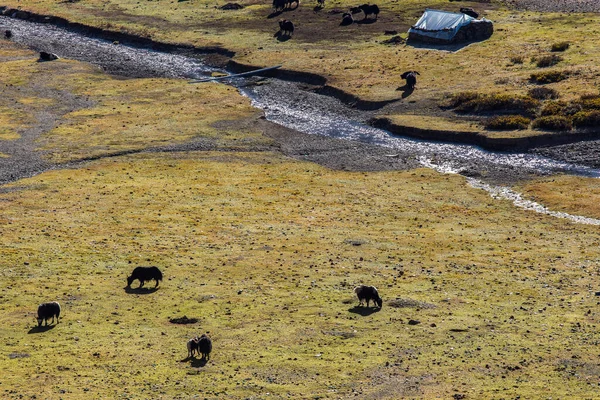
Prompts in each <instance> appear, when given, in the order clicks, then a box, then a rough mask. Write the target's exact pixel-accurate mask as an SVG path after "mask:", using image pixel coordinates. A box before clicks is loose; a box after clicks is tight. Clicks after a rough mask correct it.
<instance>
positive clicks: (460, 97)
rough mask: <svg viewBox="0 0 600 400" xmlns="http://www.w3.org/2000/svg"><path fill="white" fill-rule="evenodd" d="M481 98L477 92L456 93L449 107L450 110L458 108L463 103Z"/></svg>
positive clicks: (451, 98)
mask: <svg viewBox="0 0 600 400" xmlns="http://www.w3.org/2000/svg"><path fill="white" fill-rule="evenodd" d="M479 96H480V95H479V94H478V93H475V92H460V93H455V94H453V95H452V96H450V100H449V101H448V107H450V108H456V107H458V106H460V105H461V104H463V103H466V102H469V101H471V100H475V99H476V98H478V97H479Z"/></svg>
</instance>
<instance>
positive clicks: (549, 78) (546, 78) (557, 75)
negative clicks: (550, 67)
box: [529, 71, 569, 84]
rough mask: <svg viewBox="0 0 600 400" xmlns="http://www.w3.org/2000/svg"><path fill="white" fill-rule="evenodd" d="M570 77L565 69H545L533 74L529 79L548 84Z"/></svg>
mask: <svg viewBox="0 0 600 400" xmlns="http://www.w3.org/2000/svg"><path fill="white" fill-rule="evenodd" d="M568 77H569V74H568V73H567V72H565V71H544V72H536V73H533V74H531V77H530V78H529V80H530V81H531V82H533V83H539V84H547V83H555V82H560V81H563V80H565V79H567V78H568Z"/></svg>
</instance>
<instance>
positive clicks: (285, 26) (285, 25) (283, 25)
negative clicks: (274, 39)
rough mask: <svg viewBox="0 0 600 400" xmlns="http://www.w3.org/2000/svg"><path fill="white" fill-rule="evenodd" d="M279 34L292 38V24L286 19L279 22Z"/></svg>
mask: <svg viewBox="0 0 600 400" xmlns="http://www.w3.org/2000/svg"><path fill="white" fill-rule="evenodd" d="M279 33H280V34H281V35H282V36H292V34H293V33H294V24H293V23H292V21H290V20H287V19H281V20H279Z"/></svg>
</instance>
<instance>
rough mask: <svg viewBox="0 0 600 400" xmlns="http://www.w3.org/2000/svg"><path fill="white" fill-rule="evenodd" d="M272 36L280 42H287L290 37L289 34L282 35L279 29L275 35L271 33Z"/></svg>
mask: <svg viewBox="0 0 600 400" xmlns="http://www.w3.org/2000/svg"><path fill="white" fill-rule="evenodd" d="M273 37H275V38H277V40H278V41H280V42H287V41H288V40H290V39H291V38H292V36H291V35H284V34H283V33H281V31H279V32H277V33H276V34H275V35H273Z"/></svg>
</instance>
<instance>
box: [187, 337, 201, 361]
mask: <svg viewBox="0 0 600 400" xmlns="http://www.w3.org/2000/svg"><path fill="white" fill-rule="evenodd" d="M198 340H199V339H198V337H197V336H196V337H195V338H192V339H190V340H188V342H187V351H188V358H190V357H194V354H195V353H198V354H200V353H199V351H198Z"/></svg>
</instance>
